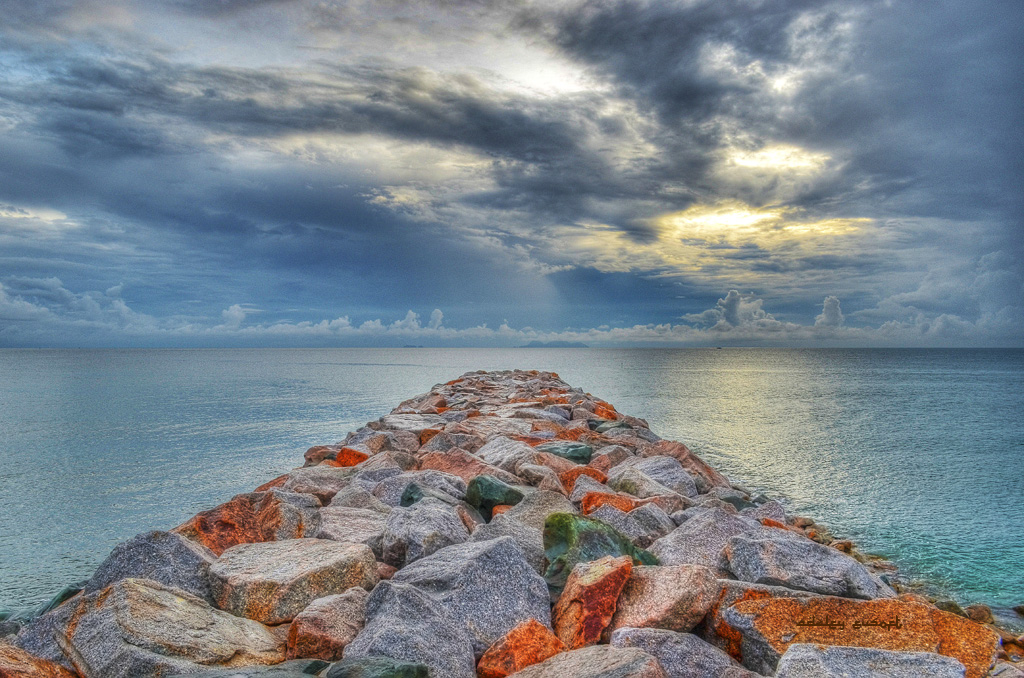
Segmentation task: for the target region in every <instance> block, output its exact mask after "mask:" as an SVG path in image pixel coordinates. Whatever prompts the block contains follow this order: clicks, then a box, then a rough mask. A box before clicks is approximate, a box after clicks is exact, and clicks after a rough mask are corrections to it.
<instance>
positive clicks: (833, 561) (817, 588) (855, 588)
mask: <svg viewBox="0 0 1024 678" xmlns="http://www.w3.org/2000/svg"><path fill="white" fill-rule="evenodd" d="M687 524H689V523H687ZM679 529H683V528H679ZM725 555H726V558H727V559H728V564H729V565H728V567H729V570H730V571H731V572H732V573H733V574H734V575H736V577H737V578H738V579H740V580H742V581H749V582H752V583H755V584H768V585H770V586H785V587H787V588H791V589H798V590H801V591H811V592H812V593H821V594H823V595H829V596H841V597H845V598H864V599H868V600H870V599H873V598H895V597H896V593H895V592H894V591H893V590H892V589H890V588H889V587H888V586H886V585H885V584H883V583H882V582H881V581H880V580H879V579H878V578H877V577H874V576H872V575H871V573H869V572H868V571H867V569H865V567H864V566H863V565H861V564H860V563H858V562H857V561H856V560H854V559H853V558H851V557H850V556H848V555H846V554H845V553H842V552H841V551H839V550H837V549H834V548H830V547H828V546H822V545H821V544H818V543H816V542H813V541H811V540H810V539H805V538H802V537H800V536H799V535H795V534H793V533H792V532H788V531H786V530H781V529H773V528H762V529H761V530H758V531H756V532H752V533H749V534H739V535H736V536H734V537H732V538H730V539H729V542H728V544H727V546H726V548H725Z"/></svg>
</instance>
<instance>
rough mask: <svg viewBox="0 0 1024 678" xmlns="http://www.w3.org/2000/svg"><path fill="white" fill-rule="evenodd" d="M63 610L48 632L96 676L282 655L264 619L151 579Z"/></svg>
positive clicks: (167, 671)
mask: <svg viewBox="0 0 1024 678" xmlns="http://www.w3.org/2000/svg"><path fill="white" fill-rule="evenodd" d="M65 609H66V610H67V614H66V615H65V616H64V623H63V624H56V625H53V626H52V627H51V630H52V631H54V632H57V633H61V634H62V635H64V637H66V638H67V639H68V641H69V644H70V646H71V647H72V648H73V649H74V650H75V651H77V652H78V654H79V655H80V656H81V661H83V662H84V663H85V664H86V665H87V666H88V667H89V668H90V670H91V673H92V674H93V675H95V676H102V678H140V677H142V676H163V675H173V674H175V673H188V674H194V673H198V672H199V671H201V670H202V667H203V666H208V667H214V666H217V665H222V664H227V663H228V662H231V663H232V664H233V665H234V666H245V665H259V664H273V663H277V662H279V661H281V660H282V659H283V658H284V655H283V652H282V650H283V647H282V644H281V642H280V641H279V640H278V639H277V638H276V637H275V636H274V635H273V634H272V633H271V632H270V630H269V629H267V628H266V627H265V626H263V625H262V624H260V623H258V622H255V621H251V620H248V619H240V618H238V617H234V616H232V615H230V614H228V613H226V612H221V611H220V610H215V609H213V608H212V607H210V605H208V604H207V603H206V602H205V601H203V600H202V599H201V598H198V597H196V596H193V595H192V594H190V593H186V592H185V591H181V590H180V589H174V588H170V587H167V586H164V585H163V584H160V583H158V582H155V581H151V580H146V579H122V580H120V581H117V582H115V583H114V584H112V585H111V586H110V587H109V588H107V589H104V590H103V591H98V592H96V593H91V594H88V595H85V596H82V597H81V598H79V599H76V600H75V601H72V602H71V603H69V604H68V605H66V606H62V608H58V610H55V612H60V611H61V610H65ZM72 617H73V618H74V620H75V621H74V623H72V624H68V623H67V622H68V621H69V620H71V618H72ZM51 641H52V635H51ZM26 649H27V648H26ZM30 651H31V650H30ZM60 659H61V660H62V661H64V662H66V661H67V660H66V659H64V658H63V657H60Z"/></svg>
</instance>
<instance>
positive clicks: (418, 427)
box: [378, 414, 448, 435]
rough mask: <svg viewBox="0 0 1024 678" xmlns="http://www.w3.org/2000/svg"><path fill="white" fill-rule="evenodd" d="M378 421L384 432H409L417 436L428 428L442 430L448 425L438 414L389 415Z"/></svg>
mask: <svg viewBox="0 0 1024 678" xmlns="http://www.w3.org/2000/svg"><path fill="white" fill-rule="evenodd" d="M378 421H379V423H380V427H381V429H383V430H389V431H408V432H410V433H413V434H415V435H419V434H420V433H422V432H423V431H424V430H426V429H428V428H442V427H444V425H445V424H447V423H448V422H447V421H445V420H444V417H441V416H440V415H437V414H387V415H384V416H383V417H381V418H380V419H379V420H378Z"/></svg>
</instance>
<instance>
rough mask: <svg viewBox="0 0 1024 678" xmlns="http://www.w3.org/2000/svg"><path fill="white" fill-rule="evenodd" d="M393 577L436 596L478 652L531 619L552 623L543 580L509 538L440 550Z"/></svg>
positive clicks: (439, 606) (399, 581)
mask: <svg viewBox="0 0 1024 678" xmlns="http://www.w3.org/2000/svg"><path fill="white" fill-rule="evenodd" d="M391 581H392V582H394V583H400V584H409V585H412V586H415V587H416V588H418V589H419V590H421V591H424V592H425V593H427V594H428V595H429V596H430V597H431V598H433V599H434V601H435V604H436V606H437V607H438V608H440V609H443V610H445V611H446V613H447V614H448V615H449V616H450V617H451V618H452V619H453V620H457V621H456V623H458V624H461V625H463V626H464V627H465V631H466V633H467V634H468V636H469V637H470V639H471V643H472V646H473V651H474V652H475V653H476V655H477V656H480V655H482V654H483V653H484V651H486V650H487V648H489V647H490V646H491V645H493V644H494V643H495V641H497V640H498V639H499V638H501V637H502V636H504V635H505V634H506V633H508V632H509V631H511V630H512V629H513V628H514V627H515V626H516V625H518V624H519V623H520V622H523V621H526V620H527V619H536V620H538V621H540V622H541V623H543V624H545V625H550V620H551V613H550V607H549V598H548V591H547V587H546V586H545V585H544V580H543V579H542V578H541V577H540V575H538V574H537V573H536V572H534V570H533V568H531V567H530V564H529V563H528V562H527V561H526V557H525V556H524V554H523V551H522V549H520V548H519V546H518V545H517V544H516V543H515V541H513V540H512V538H511V537H500V538H498V539H492V540H490V541H483V542H470V543H466V544H458V545H456V546H451V547H448V548H445V549H442V550H440V551H438V552H436V553H434V554H433V555H431V556H428V557H425V558H423V559H421V560H417V561H416V562H414V563H412V564H410V565H407V566H406V567H405V568H403V569H401V570H399V571H398V572H397V573H396V574H395V576H394V577H393V578H392V580H391Z"/></svg>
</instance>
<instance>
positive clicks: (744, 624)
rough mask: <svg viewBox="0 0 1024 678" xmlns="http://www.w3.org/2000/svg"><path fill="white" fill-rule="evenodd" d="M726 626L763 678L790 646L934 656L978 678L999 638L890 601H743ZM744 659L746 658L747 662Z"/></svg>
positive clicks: (817, 598) (978, 627)
mask: <svg viewBox="0 0 1024 678" xmlns="http://www.w3.org/2000/svg"><path fill="white" fill-rule="evenodd" d="M724 620H725V622H726V623H727V624H728V625H729V626H731V627H733V628H734V629H736V630H737V631H738V632H739V634H740V635H741V636H742V638H743V641H744V646H745V647H746V648H748V649H749V648H752V647H753V648H756V652H753V653H750V654H751V655H754V654H756V655H759V656H760V657H762V658H763V661H764V662H765V664H762V665H760V666H752V665H751V664H750V663H749V661H748V662H745V665H746V666H747V668H749V669H751V670H754V671H759V672H764V671H765V670H766V669H772V668H774V663H776V662H777V661H778V658H779V657H781V656H782V654H783V653H784V652H785V651H786V649H788V648H789V646H790V645H792V644H793V643H816V644H819V645H842V646H847V647H874V648H879V649H882V650H896V651H903V652H935V653H937V654H941V655H945V656H947V657H952V658H953V659H956V660H957V661H958V662H960V663H961V664H963V665H964V666H965V667H966V668H967V673H966V676H965V678H982V676H984V675H985V674H986V673H987V672H988V669H989V667H990V666H991V665H992V662H993V661H994V659H995V656H996V651H997V650H998V647H999V637H998V636H997V635H996V634H995V633H993V632H992V631H990V630H989V629H987V628H985V627H984V626H982V625H981V624H977V623H974V622H972V621H970V620H967V619H964V618H963V617H960V616H957V615H955V614H951V613H949V612H943V611H942V610H939V609H936V608H934V607H929V606H927V605H921V604H919V603H907V602H902V601H899V600H893V599H884V598H883V599H878V600H853V599H850V598H835V597H832V596H812V597H809V598H805V599H795V598H769V599H763V600H744V601H741V602H738V603H736V604H735V605H733V606H732V607H731V608H729V609H728V610H726V611H725V614H724ZM748 659H749V658H748Z"/></svg>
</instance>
